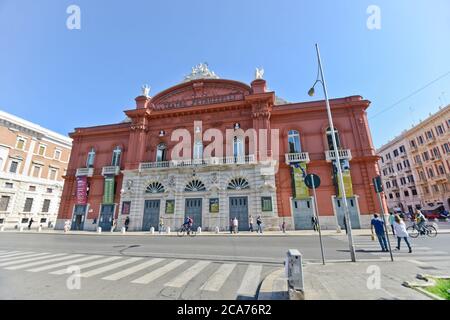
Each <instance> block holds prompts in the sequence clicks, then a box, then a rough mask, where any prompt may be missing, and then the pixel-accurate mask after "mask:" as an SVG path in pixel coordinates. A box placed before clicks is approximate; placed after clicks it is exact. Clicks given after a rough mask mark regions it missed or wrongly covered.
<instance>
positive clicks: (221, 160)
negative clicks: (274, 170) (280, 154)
mask: <svg viewBox="0 0 450 320" xmlns="http://www.w3.org/2000/svg"><path fill="white" fill-rule="evenodd" d="M251 164H257V160H256V157H255V155H245V156H231V157H212V158H208V159H185V160H170V161H158V162H142V163H140V165H139V171H143V170H155V169H172V168H198V167H212V166H235V165H251Z"/></svg>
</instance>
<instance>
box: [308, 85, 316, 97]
mask: <svg viewBox="0 0 450 320" xmlns="http://www.w3.org/2000/svg"><path fill="white" fill-rule="evenodd" d="M314 93H315V90H314V87H312V88H311V89H309V91H308V95H309V96H310V97H312V96H314Z"/></svg>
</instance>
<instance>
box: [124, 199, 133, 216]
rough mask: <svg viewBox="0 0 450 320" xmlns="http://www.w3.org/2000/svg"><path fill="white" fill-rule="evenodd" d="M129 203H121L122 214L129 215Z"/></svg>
mask: <svg viewBox="0 0 450 320" xmlns="http://www.w3.org/2000/svg"><path fill="white" fill-rule="evenodd" d="M130 208H131V201H124V202H122V214H130Z"/></svg>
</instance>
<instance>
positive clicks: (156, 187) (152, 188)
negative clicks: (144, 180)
mask: <svg viewBox="0 0 450 320" xmlns="http://www.w3.org/2000/svg"><path fill="white" fill-rule="evenodd" d="M163 192H164V186H163V185H162V184H161V183H160V182H152V183H150V184H149V185H148V186H147V188H146V189H145V193H163Z"/></svg>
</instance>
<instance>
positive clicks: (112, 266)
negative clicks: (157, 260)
mask: <svg viewBox="0 0 450 320" xmlns="http://www.w3.org/2000/svg"><path fill="white" fill-rule="evenodd" d="M142 259H143V258H130V259H126V260H123V261H120V262H117V263H113V264H110V265H107V266H104V267H101V268H98V269H93V270H90V271H88V272H84V273H82V274H81V275H80V277H82V278H90V277H92V276H95V275H98V274H101V273H104V272H106V271H110V270H114V269H117V268H120V267H122V266H125V265H127V264H130V263H133V262H136V261H139V260H142Z"/></svg>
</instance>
